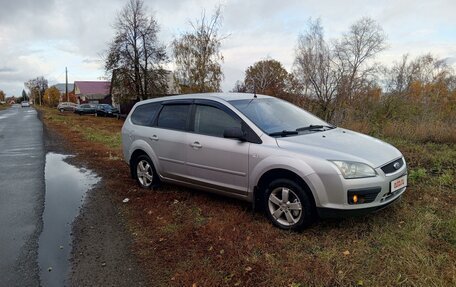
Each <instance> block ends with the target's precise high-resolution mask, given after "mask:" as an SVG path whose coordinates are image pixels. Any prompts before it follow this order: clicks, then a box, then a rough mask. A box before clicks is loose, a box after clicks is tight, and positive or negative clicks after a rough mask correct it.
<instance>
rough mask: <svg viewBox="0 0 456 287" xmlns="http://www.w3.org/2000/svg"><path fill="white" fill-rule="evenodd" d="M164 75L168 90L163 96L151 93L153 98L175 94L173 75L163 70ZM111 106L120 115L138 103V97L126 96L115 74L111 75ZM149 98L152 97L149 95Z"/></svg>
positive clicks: (122, 85)
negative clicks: (116, 109) (118, 111)
mask: <svg viewBox="0 0 456 287" xmlns="http://www.w3.org/2000/svg"><path fill="white" fill-rule="evenodd" d="M165 73H166V84H167V85H168V89H167V91H166V93H164V94H156V93H153V96H154V97H164V96H172V95H176V94H177V87H176V85H175V84H174V74H173V72H172V71H169V70H165ZM112 83H113V85H112V89H111V95H112V105H113V106H114V107H117V108H118V109H119V110H120V113H121V114H128V113H129V112H130V110H131V109H132V108H133V106H134V105H135V104H136V103H137V102H139V100H140V99H139V97H138V96H126V93H125V90H124V87H125V85H124V84H122V83H121V82H120V80H119V79H118V78H117V77H116V73H113V75H112ZM149 97H152V95H150V96H149Z"/></svg>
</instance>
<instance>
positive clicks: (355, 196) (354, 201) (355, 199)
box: [352, 194, 358, 203]
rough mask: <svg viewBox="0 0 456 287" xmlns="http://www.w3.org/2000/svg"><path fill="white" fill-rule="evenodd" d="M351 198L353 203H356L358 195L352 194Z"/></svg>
mask: <svg viewBox="0 0 456 287" xmlns="http://www.w3.org/2000/svg"><path fill="white" fill-rule="evenodd" d="M352 200H353V203H358V196H357V195H356V194H355V195H353V198H352Z"/></svg>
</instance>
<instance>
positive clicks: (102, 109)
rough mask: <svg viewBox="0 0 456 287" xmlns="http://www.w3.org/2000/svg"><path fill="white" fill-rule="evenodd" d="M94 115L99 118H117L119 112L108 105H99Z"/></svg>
mask: <svg viewBox="0 0 456 287" xmlns="http://www.w3.org/2000/svg"><path fill="white" fill-rule="evenodd" d="M96 115H97V116H99V117H119V110H118V109H117V108H114V107H113V106H111V105H108V104H99V105H97V112H96Z"/></svg>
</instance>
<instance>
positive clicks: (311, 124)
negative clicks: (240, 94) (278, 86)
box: [229, 98, 332, 136]
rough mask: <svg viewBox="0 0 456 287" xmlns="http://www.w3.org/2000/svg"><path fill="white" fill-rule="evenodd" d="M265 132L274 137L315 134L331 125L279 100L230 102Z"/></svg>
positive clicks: (257, 99) (259, 99) (264, 99)
mask: <svg viewBox="0 0 456 287" xmlns="http://www.w3.org/2000/svg"><path fill="white" fill-rule="evenodd" d="M229 103H230V104H232V105H233V106H234V107H236V108H237V109H238V110H239V111H240V112H241V113H243V114H244V115H245V116H246V117H247V118H249V119H250V120H251V121H252V122H253V123H254V124H256V125H257V126H258V127H259V128H260V129H261V130H262V131H263V132H265V133H267V134H269V135H273V136H289V135H296V134H298V133H299V132H304V131H306V132H315V131H319V130H322V128H332V126H331V125H329V124H328V123H326V122H325V121H323V120H321V119H319V118H318V117H316V116H314V115H312V114H311V113H309V112H306V111H305V110H303V109H301V108H299V107H297V106H295V105H293V104H290V103H288V102H286V101H283V100H280V99H277V98H252V99H244V100H233V101H229Z"/></svg>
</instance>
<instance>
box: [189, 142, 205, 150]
mask: <svg viewBox="0 0 456 287" xmlns="http://www.w3.org/2000/svg"><path fill="white" fill-rule="evenodd" d="M190 146H191V147H192V148H193V149H200V148H202V147H203V146H202V145H201V144H200V143H199V142H194V143H192V144H191V145H190Z"/></svg>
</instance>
